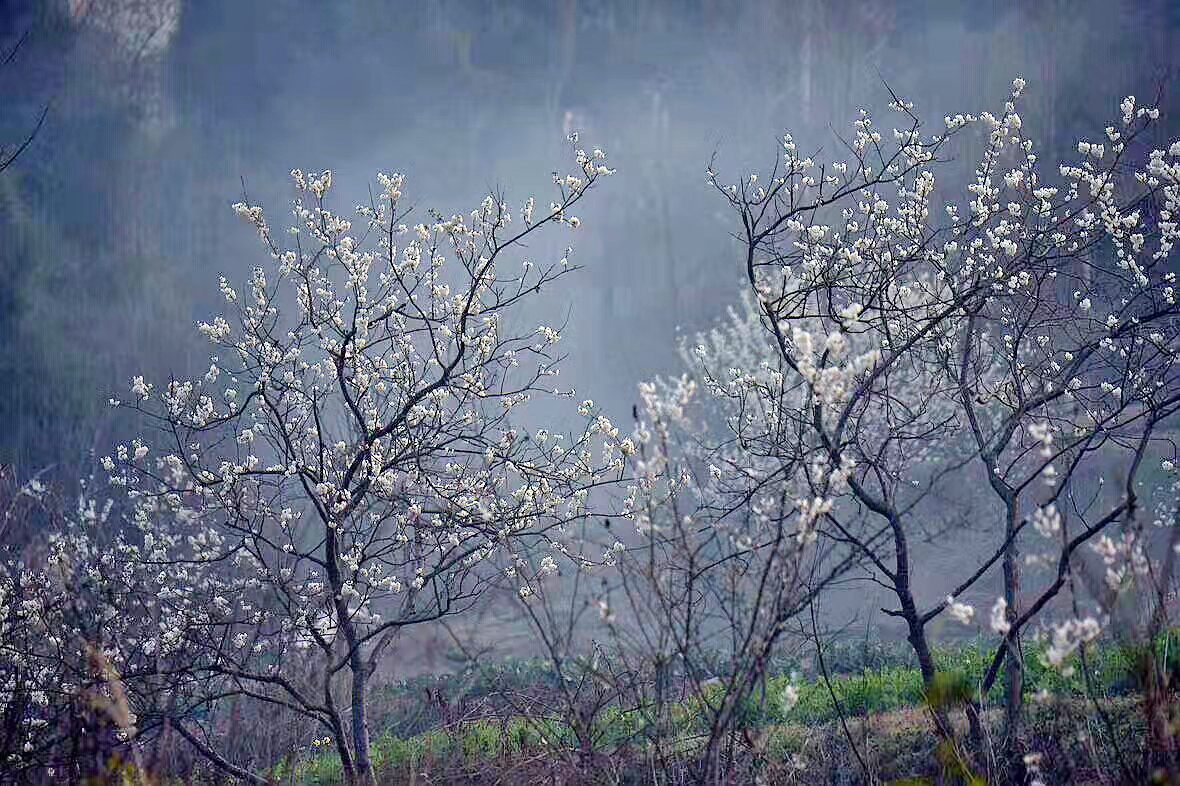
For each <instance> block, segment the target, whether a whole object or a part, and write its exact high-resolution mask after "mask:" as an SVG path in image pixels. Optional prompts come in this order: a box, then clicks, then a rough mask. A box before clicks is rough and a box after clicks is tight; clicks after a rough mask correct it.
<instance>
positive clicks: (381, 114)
mask: <svg viewBox="0 0 1180 786" xmlns="http://www.w3.org/2000/svg"><path fill="white" fill-rule="evenodd" d="M26 33H27V39H26V40H25V41H24V43H23V45H22V47H21V48H20V51H19V52H18V53H17V56H16V57H15V58H14V59H13V61H12V63H10V64H9V66H8V67H7V68H5V69H4V70H2V71H0V107H2V108H3V109H2V111H0V139H3V140H5V141H17V140H20V139H22V138H23V137H24V135H25V134H27V133H28V131H29V129H30V128H31V126H32V125H33V124H34V123H35V122H36V119H37V117H38V116H39V113H40V111H41V110H42V108H43V107H44V106H46V105H48V106H49V112H48V115H47V118H46V121H45V124H44V126H43V128H42V129H41V130H40V133H39V134H38V135H37V137H36V139H35V140H34V142H33V144H32V145H31V146H30V147H29V148H28V149H27V150H26V151H25V152H24V154H23V155H22V156H21V157H20V158H19V159H18V160H17V162H16V163H15V164H14V165H13V166H12V167H11V168H10V169H9V170H8V171H7V172H5V173H4V175H3V176H2V177H0V276H2V279H0V280H2V281H3V284H2V286H0V462H3V463H7V464H11V465H13V466H14V467H15V468H16V472H17V474H18V475H19V476H20V477H21V478H26V477H28V476H30V475H32V474H33V473H35V472H37V471H40V470H42V469H43V468H45V467H52V469H51V474H52V475H53V476H54V477H55V478H56V479H57V480H59V481H60V482H66V483H68V482H70V479H74V478H77V477H79V476H80V475H84V474H85V473H86V472H88V471H89V468H90V464H89V462H90V460H91V459H90V452H91V451H92V450H97V451H98V452H99V453H100V454H101V453H102V452H103V451H105V450H107V449H109V446H110V444H111V443H112V441H113V440H114V439H116V438H117V437H118V436H120V435H121V434H122V433H123V431H125V430H126V428H127V427H128V426H129V425H131V424H129V423H128V422H127V421H126V420H122V419H120V417H119V413H112V412H111V410H110V409H109V408H108V407H107V406H106V402H107V399H108V397H110V396H112V395H119V394H121V393H124V392H125V391H126V389H127V384H128V379H129V378H130V377H131V376H132V375H133V374H146V375H149V376H150V377H152V378H166V377H167V376H168V374H169V373H174V374H176V375H178V376H183V375H187V374H191V373H194V372H196V371H197V370H199V369H201V368H203V367H204V366H205V365H206V364H207V363H208V351H207V349H206V348H205V347H204V346H202V342H201V341H199V340H198V339H199V337H198V336H197V333H196V331H195V330H194V327H193V326H194V323H195V322H196V321H197V320H200V319H208V318H210V317H211V316H212V315H214V314H216V313H218V307H217V303H216V300H217V289H216V281H217V276H218V275H219V274H224V275H226V276H227V277H228V278H229V279H230V280H231V281H238V280H241V279H242V278H244V277H245V276H246V275H247V274H248V271H249V269H250V268H251V266H253V265H255V264H258V263H259V262H260V257H261V250H260V249H259V248H258V246H257V244H256V240H255V238H254V237H253V236H252V233H250V232H249V231H246V230H245V229H243V227H242V226H241V225H240V222H239V220H238V219H237V218H236V217H235V216H234V215H233V214H232V211H231V210H230V209H229V205H230V203H231V202H233V201H236V200H237V199H239V198H240V197H241V195H242V190H243V184H244V185H245V187H246V189H247V190H248V193H249V196H250V198H251V199H252V200H254V201H256V202H258V203H261V204H263V205H264V206H266V207H267V209H268V212H269V213H270V214H271V215H272V216H273V217H274V220H275V221H276V223H280V221H281V219H280V216H281V214H282V213H283V207H284V206H285V205H286V204H287V202H288V200H289V199H290V197H291V189H290V185H289V182H288V181H289V178H288V174H287V173H288V172H289V171H290V170H291V168H292V167H300V168H304V169H325V168H331V169H332V170H334V172H335V173H336V179H337V182H338V183H340V184H341V188H340V190H341V191H343V192H344V193H345V194H347V195H348V198H349V199H352V200H354V201H364V200H365V193H366V192H365V185H366V183H368V182H369V181H370V180H371V178H372V175H373V173H374V172H375V171H376V170H378V169H383V170H385V171H391V170H398V171H402V172H404V173H406V175H407V180H408V182H409V184H410V188H411V191H412V192H413V194H414V195H415V199H416V201H415V206H416V210H417V211H425V210H426V209H427V208H430V207H438V208H439V209H441V210H443V211H444V212H446V211H451V210H454V209H458V208H459V207H460V206H463V205H467V204H472V203H474V201H475V200H477V199H478V198H479V197H480V196H482V195H483V194H484V193H485V192H486V191H487V189H488V188H489V187H502V188H504V189H505V190H506V192H507V193H508V194H509V195H510V196H511V197H512V198H518V197H523V196H524V195H525V194H527V193H544V190H543V189H544V188H545V186H546V181H547V180H548V173H549V172H550V171H551V170H552V169H553V168H555V167H556V166H559V162H561V161H564V157H565V140H564V136H565V134H566V133H568V132H569V131H571V130H578V131H580V132H581V134H582V138H583V141H584V142H585V143H586V144H587V145H592V146H601V147H604V148H605V149H607V150H608V151H609V152H610V154H611V159H612V163H613V164H614V165H615V166H617V168H618V175H617V177H616V178H615V179H614V180H613V181H612V182H611V183H609V184H608V186H607V188H608V189H609V194H608V195H606V196H604V197H603V198H602V199H600V200H593V201H592V203H591V204H589V205H588V206H587V207H586V209H585V216H584V217H585V219H586V225H587V229H586V230H585V231H584V232H583V233H582V234H580V235H578V236H577V237H576V238H575V240H576V251H575V254H576V259H577V261H578V262H579V263H581V264H584V265H585V266H586V267H587V270H585V271H583V272H582V273H580V274H579V275H578V276H577V278H576V279H572V281H573V282H574V283H573V284H572V285H571V286H568V287H565V288H562V289H560V291H559V292H557V293H555V294H554V295H553V298H554V299H553V301H552V302H551V303H549V304H548V305H547V306H546V307H547V308H552V309H553V312H554V313H555V314H557V315H558V317H559V318H562V317H564V316H565V315H566V314H567V313H568V326H567V328H566V330H565V335H566V336H567V338H566V339H564V340H563V347H564V348H565V349H566V350H567V351H569V352H570V359H569V361H567V363H566V364H565V367H564V369H563V377H562V379H563V386H564V387H570V386H572V387H575V388H577V389H578V392H579V394H580V395H585V396H587V397H593V398H594V399H595V400H596V401H597V403H598V404H599V405H601V406H602V407H603V408H604V410H605V411H606V412H607V413H608V414H610V415H611V416H612V417H613V418H614V419H615V420H616V422H619V423H625V422H627V420H628V413H629V412H630V407H631V405H632V403H633V402H634V400H635V398H636V393H635V390H636V383H637V382H639V381H640V380H642V379H646V378H649V377H651V376H653V375H655V374H663V373H670V372H676V371H678V370H679V367H680V362H679V359H678V358H677V356H676V353H675V345H676V337H677V336H678V335H681V334H684V333H688V332H693V331H697V330H701V329H705V328H707V327H709V326H710V325H711V324H713V322H714V321H715V320H716V319H717V318H718V317H719V316H720V315H721V314H722V313H723V312H724V309H725V308H726V307H727V306H729V305H731V304H732V303H733V302H734V301H735V299H736V293H737V291H738V283H739V281H738V276H739V275H740V270H739V268H738V267H737V266H735V263H734V256H733V255H734V251H735V248H736V247H735V246H734V245H732V244H731V241H730V239H729V237H728V233H729V232H730V231H732V230H733V226H731V223H732V219H733V216H732V214H731V213H729V212H728V211H725V210H723V208H724V205H723V204H721V203H720V202H719V201H718V199H717V195H716V194H715V193H713V192H712V190H711V189H710V188H708V187H707V186H706V184H705V181H704V176H703V173H704V170H705V167H706V165H707V163H708V161H709V158H710V155H711V154H712V153H713V152H714V151H717V152H718V153H719V159H718V160H719V166H720V168H721V170H722V171H726V172H735V171H736V170H739V169H749V168H751V167H756V166H762V165H766V164H769V163H770V162H771V161H772V160H773V156H774V155H775V149H776V143H775V139H776V138H777V137H778V136H780V135H781V134H782V133H784V132H786V131H790V132H791V133H792V134H793V135H794V137H795V139H796V140H798V141H799V143H800V147H801V148H802V149H805V150H807V151H821V150H824V151H828V152H830V151H831V149H832V148H833V146H834V145H836V144H838V143H837V142H836V140H835V137H834V136H833V134H832V132H831V130H830V129H831V128H836V129H841V128H845V127H847V125H848V123H849V122H850V121H851V119H852V118H853V117H854V115H855V112H856V110H857V108H859V107H861V106H866V107H880V106H883V105H884V104H885V103H886V102H887V101H888V100H889V97H888V92H887V91H886V89H885V86H884V85H883V84H882V82H883V80H884V81H885V82H887V83H888V85H889V86H890V87H891V88H893V89H894V90H895V91H897V93H898V94H899V95H901V96H904V97H906V98H907V99H910V100H913V101H914V102H915V107H916V111H917V112H918V113H919V114H920V115H921V116H923V117H924V118H926V119H928V120H932V121H935V122H936V123H938V122H940V120H941V118H942V116H943V115H944V114H946V113H951V114H953V113H955V112H968V111H979V110H980V109H984V108H994V107H995V106H996V105H998V104H999V103H1001V102H1002V101H1003V99H1004V96H1005V95H1006V93H1007V89H1008V85H1009V84H1010V83H1011V80H1012V79H1013V78H1014V77H1016V76H1023V77H1024V78H1025V79H1027V80H1028V83H1029V87H1028V89H1027V91H1026V99H1025V103H1024V104H1023V109H1022V113H1023V114H1024V116H1025V118H1026V119H1025V122H1026V124H1027V125H1028V126H1029V127H1030V128H1031V134H1032V136H1033V138H1035V139H1037V140H1039V149H1040V151H1041V152H1042V153H1043V155H1044V156H1045V157H1046V158H1048V159H1049V160H1058V159H1060V158H1061V157H1063V156H1065V155H1068V154H1070V152H1071V150H1074V149H1075V148H1076V142H1077V139H1078V138H1080V137H1079V135H1085V134H1091V135H1093V134H1095V133H1099V131H1100V129H1101V128H1102V127H1103V126H1104V125H1106V124H1107V123H1109V122H1110V121H1111V119H1112V117H1113V116H1114V114H1115V112H1116V106H1117V104H1118V101H1119V100H1120V99H1121V98H1122V97H1123V96H1124V95H1127V94H1128V93H1136V92H1138V93H1139V94H1141V95H1142V97H1143V98H1144V99H1152V98H1153V97H1154V93H1155V91H1156V90H1157V88H1158V87H1159V86H1160V85H1161V84H1163V85H1164V97H1163V100H1162V101H1161V102H1160V106H1161V107H1162V110H1163V118H1164V127H1165V130H1166V131H1167V132H1168V133H1169V135H1174V134H1175V131H1176V130H1177V129H1178V128H1180V122H1178V113H1177V111H1176V110H1177V109H1178V108H1180V103H1178V102H1177V100H1176V98H1175V96H1176V89H1177V87H1176V82H1175V76H1176V74H1175V65H1176V57H1175V52H1176V51H1178V50H1180V4H1178V3H1176V2H1173V0H1138V1H1137V2H1133V3H1132V2H1125V3H1117V2H1116V3H1112V2H1105V1H1104V0H1046V1H1045V2H1041V3H1018V2H1014V1H1011V0H1009V1H998V0H997V1H995V2H980V1H979V0H832V2H823V0H794V1H793V2H762V3H746V2H739V1H738V0H685V1H684V2H655V1H652V0H628V1H627V2H620V1H619V0H554V1H552V2H495V3H488V2H482V0H414V1H413V2H402V3H396V4H389V3H383V2H378V1H377V0H356V2H349V3H317V2H308V1H307V0H269V1H268V2H255V3H242V2H227V1H226V0H202V1H201V2H186V0H45V1H43V2H33V1H31V0H23V1H22V0H6V1H5V2H3V3H0V47H2V48H3V51H8V50H9V49H10V48H11V47H13V46H14V45H15V44H16V43H17V41H18V40H20V38H21V37H22V36H23V35H25V34H26ZM1169 76H1170V80H1169V79H1168V78H1169ZM972 162H973V158H972V156H971V155H966V156H964V158H963V159H962V164H963V167H962V168H963V172H962V176H963V177H964V178H966V177H968V176H969V175H970V170H971V167H972V165H973V163H972ZM11 535H12V536H13V537H15V536H16V535H17V533H11ZM947 569H948V570H950V569H952V568H951V567H950V566H949V564H948V568H947Z"/></svg>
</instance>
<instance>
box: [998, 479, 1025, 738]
mask: <svg viewBox="0 0 1180 786" xmlns="http://www.w3.org/2000/svg"><path fill="white" fill-rule="evenodd" d="M1016 526H1017V521H1016V503H1015V500H1011V501H1010V502H1009V503H1008V515H1007V521H1006V524H1005V531H1004V536H1005V538H1006V539H1007V540H1008V546H1007V548H1006V549H1005V550H1004V564H1003V570H1004V601H1005V602H1006V603H1007V604H1008V610H1007V619H1008V624H1013V623H1015V621H1016V618H1017V616H1018V612H1019V605H1020V563H1019V561H1018V560H1019V557H1020V550H1019V549H1018V548H1017V545H1016V538H1014V537H1013V533H1014V531H1015V528H1016ZM1011 646H1014V647H1016V648H1017V649H1019V647H1020V642H1019V640H1016V641H1014V642H1013V643H1012V645H1011ZM1023 708H1024V671H1023V665H1022V664H1021V662H1020V658H1018V657H1015V654H1014V653H1009V654H1008V656H1007V657H1006V658H1005V659H1004V751H1005V760H1007V759H1009V758H1011V754H1014V753H1015V751H1016V750H1017V748H1018V746H1017V738H1018V737H1019V735H1020V717H1021V713H1022V711H1023Z"/></svg>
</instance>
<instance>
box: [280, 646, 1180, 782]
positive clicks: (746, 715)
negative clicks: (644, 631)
mask: <svg viewBox="0 0 1180 786" xmlns="http://www.w3.org/2000/svg"><path fill="white" fill-rule="evenodd" d="M1159 649H1160V654H1162V653H1163V652H1165V651H1166V653H1167V664H1166V666H1167V668H1169V669H1171V670H1173V671H1174V672H1176V673H1180V630H1177V631H1172V632H1171V633H1170V634H1169V635H1168V636H1167V637H1166V639H1165V641H1161V642H1160V643H1159ZM992 652H993V650H992V648H991V647H990V646H988V642H984V641H977V642H967V643H963V644H960V645H956V646H952V647H943V648H940V649H938V650H936V652H935V661H936V664H937V666H938V668H939V669H940V673H941V674H945V675H948V679H949V680H951V681H952V682H954V684H956V685H958V686H961V687H962V688H963V689H964V690H966V691H967V692H968V693H973V692H974V690H976V689H977V686H978V685H979V682H980V680H981V679H982V677H983V675H984V673H985V672H986V669H987V666H988V664H989V662H990V659H991V655H992ZM1042 652H1043V650H1041V649H1039V648H1036V647H1027V648H1026V650H1025V688H1026V695H1028V696H1033V695H1035V694H1036V693H1038V692H1039V691H1041V690H1042V689H1045V690H1047V691H1049V692H1050V693H1051V694H1053V695H1054V696H1055V697H1057V698H1059V699H1063V700H1066V701H1072V702H1073V703H1074V704H1080V703H1081V702H1080V701H1079V700H1081V699H1083V698H1084V697H1085V696H1086V685H1085V678H1084V676H1083V674H1082V671H1081V662H1080V658H1079V657H1078V655H1076V654H1075V655H1074V656H1072V657H1071V658H1070V660H1069V661H1067V665H1068V666H1072V667H1073V669H1072V674H1069V675H1068V676H1066V675H1065V674H1063V673H1062V672H1061V671H1059V670H1055V669H1051V668H1049V667H1047V666H1045V665H1044V663H1043V662H1042V658H1041V654H1042ZM872 662H873V664H874V665H872V666H865V667H862V668H861V670H860V673H858V674H837V675H833V677H832V688H833V690H834V692H835V694H836V696H837V698H838V699H839V702H840V705H841V707H842V709H843V712H844V714H845V715H846V716H849V717H861V718H863V717H867V716H873V715H878V714H881V713H887V712H889V711H891V710H897V709H900V708H906V707H917V706H921V705H922V704H923V703H924V693H923V689H922V681H921V676H920V674H919V672H918V670H917V669H916V668H914V667H912V666H907V665H902V664H904V662H905V661H904V659H903V658H890V657H874V659H873V661H872ZM1088 662H1089V666H1090V671H1091V674H1092V677H1093V684H1094V686H1095V689H1096V690H1097V691H1098V692H1099V693H1100V694H1101V695H1102V696H1103V697H1107V698H1110V697H1125V696H1130V695H1131V694H1133V693H1135V691H1136V689H1137V681H1136V678H1135V663H1136V662H1137V660H1136V656H1135V653H1134V652H1131V651H1128V650H1127V649H1125V648H1123V647H1121V646H1119V645H1117V644H1114V643H1107V644H1105V645H1103V646H1097V647H1091V648H1090V651H1089V658H1088ZM784 665H791V664H784ZM485 668H486V667H485ZM507 671H508V673H509V674H510V676H511V678H512V679H511V681H512V682H513V683H517V687H519V686H521V685H523V684H524V683H525V682H526V680H527V677H526V675H528V676H541V675H539V674H538V672H542V673H543V672H544V665H543V662H540V661H536V662H532V661H530V662H527V667H523V668H522V667H521V665H520V664H516V663H509V664H507ZM1066 671H1068V669H1067V670H1066ZM790 681H791V677H789V676H787V675H786V674H777V675H775V676H772V677H770V678H769V679H768V680H767V683H766V686H765V691H762V690H759V691H757V692H756V693H755V695H754V696H751V697H749V698H747V700H746V702H745V703H744V705H743V706H742V707H741V708H740V710H739V719H738V727H739V728H752V729H762V730H764V731H765V732H766V735H765V736H766V745H767V746H768V747H767V751H768V753H771V754H772V755H774V756H777V757H779V758H780V759H781V758H782V757H784V756H787V755H788V754H790V753H797V752H799V751H800V750H801V749H802V746H803V742H804V739H805V737H806V729H807V728H815V727H821V726H824V725H825V724H830V723H831V722H832V721H834V720H835V719H836V718H837V717H838V714H837V712H836V708H835V705H834V704H833V703H832V697H831V695H830V693H829V690H828V688H827V686H826V685H825V684H824V682H823V680H822V679H816V680H814V681H810V682H808V681H800V682H796V687H797V688H798V695H799V699H798V702H797V703H796V704H795V705H794V706H793V707H792V708H790V709H789V710H786V711H784V710H783V709H782V707H781V705H780V702H779V701H778V697H779V695H780V694H781V692H782V690H783V688H784V687H785V686H786V685H787V684H788V683H789V682H790ZM436 682H438V681H436ZM478 682H479V683H480V685H481V688H482V690H485V691H487V692H489V693H490V692H492V691H493V690H494V689H495V688H494V686H495V685H496V684H497V683H496V678H495V676H494V675H493V674H491V673H490V672H489V674H487V675H481V678H480V680H479V681H478ZM540 682H542V684H545V682H546V680H545V679H542V680H540ZM1001 682H1002V681H1001V680H997V684H996V685H995V686H993V689H992V691H991V692H990V694H989V696H988V697H987V698H988V703H989V704H991V705H992V706H996V705H997V704H998V702H999V700H1000V691H1001V689H1002V686H1001V684H1000V683H1001ZM417 689H419V688H418V686H414V687H411V688H407V689H406V691H407V693H406V695H407V696H408V697H412V696H413V695H414V694H413V691H414V690H417ZM722 691H723V687H722V686H721V685H713V686H710V687H709V688H708V689H706V690H705V692H704V693H703V694H702V696H698V697H689V698H687V699H685V700H683V701H680V702H677V703H675V704H673V705H672V706H671V707H670V712H669V716H670V728H669V731H670V733H671V734H673V735H674V736H676V737H678V738H685V739H688V738H692V737H694V736H697V735H700V734H702V733H704V732H706V731H707V729H708V726H709V721H710V719H711V713H710V710H709V708H708V704H709V703H712V704H713V705H714V706H715V705H716V703H717V701H718V700H719V699H720V697H721V693H722ZM764 697H765V700H764ZM1036 711H1037V710H1036V709H1035V707H1034V708H1033V709H1030V713H1035V712H1036ZM652 722H653V719H652V717H651V714H650V712H644V711H640V710H636V709H626V708H621V707H617V706H612V707H607V708H606V709H605V710H604V711H603V712H601V713H600V714H599V715H598V717H597V718H596V719H595V724H596V725H595V726H594V728H593V732H594V735H593V736H594V739H595V741H596V744H597V746H598V747H599V748H600V749H602V750H603V751H605V752H610V751H613V750H619V749H622V748H624V747H626V746H629V745H634V744H637V743H638V744H642V742H643V740H644V734H645V731H647V730H648V727H649V724H650V723H652ZM576 746H577V741H576V738H575V734H574V732H573V729H571V728H570V727H569V726H568V725H566V724H565V723H564V722H562V721H561V720H558V719H556V718H539V719H526V718H522V717H511V718H508V719H507V720H473V721H468V722H465V723H463V724H461V725H460V726H459V727H458V728H456V729H450V730H440V729H431V730H427V731H424V732H421V733H418V734H414V735H409V736H404V737H403V736H398V735H397V734H395V733H393V732H392V731H387V732H386V733H384V734H382V735H380V736H378V737H377V738H376V740H375V741H374V743H373V758H374V764H375V767H376V769H377V771H378V772H379V773H380V772H384V773H397V772H402V773H405V772H409V771H411V770H414V769H415V768H417V767H420V766H421V764H422V762H435V763H438V762H451V763H456V764H462V763H463V762H470V763H482V764H486V763H487V762H488V761H490V760H492V759H495V758H498V757H503V756H506V755H518V754H522V753H525V752H527V751H544V750H550V751H553V750H571V749H573V748H575V747H576ZM272 774H273V775H276V776H279V777H280V780H285V779H286V778H287V776H288V775H290V773H288V772H285V771H282V770H276V771H273V772H272ZM297 775H298V778H297V782H300V783H304V784H325V785H326V784H335V783H339V782H340V781H341V772H340V765H339V761H338V760H337V759H336V757H335V756H334V755H332V753H331V751H330V750H322V751H321V752H319V755H318V756H314V757H311V758H309V759H308V760H305V761H304V762H302V763H301V764H300V765H299V766H298V773H297Z"/></svg>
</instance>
